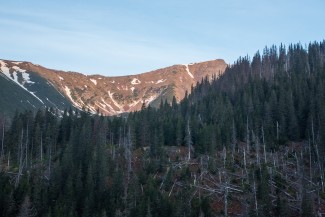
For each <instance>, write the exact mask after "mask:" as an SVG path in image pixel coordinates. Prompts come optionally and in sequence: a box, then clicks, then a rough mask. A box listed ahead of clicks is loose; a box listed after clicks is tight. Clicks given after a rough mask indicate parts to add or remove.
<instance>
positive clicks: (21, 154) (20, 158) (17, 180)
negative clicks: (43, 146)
mask: <svg viewBox="0 0 325 217" xmlns="http://www.w3.org/2000/svg"><path fill="white" fill-rule="evenodd" d="M23 137H24V129H22V131H21V139H20V145H19V152H18V158H19V166H18V174H17V179H16V183H15V187H17V186H18V185H19V181H20V176H21V174H22V170H23V150H22V149H23Z"/></svg>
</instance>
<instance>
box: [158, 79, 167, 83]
mask: <svg viewBox="0 0 325 217" xmlns="http://www.w3.org/2000/svg"><path fill="white" fill-rule="evenodd" d="M165 81H166V79H160V80H158V81H157V82H156V84H159V83H163V82H165Z"/></svg>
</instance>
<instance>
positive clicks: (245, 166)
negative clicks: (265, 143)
mask: <svg viewBox="0 0 325 217" xmlns="http://www.w3.org/2000/svg"><path fill="white" fill-rule="evenodd" d="M244 168H245V172H246V175H247V164H246V149H245V148H244Z"/></svg>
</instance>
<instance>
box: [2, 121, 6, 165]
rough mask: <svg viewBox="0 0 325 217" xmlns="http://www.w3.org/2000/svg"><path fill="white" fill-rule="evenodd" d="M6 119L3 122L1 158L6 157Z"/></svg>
mask: <svg viewBox="0 0 325 217" xmlns="http://www.w3.org/2000/svg"><path fill="white" fill-rule="evenodd" d="M4 140H5V121H3V124H2V140H1V159H2V158H3V157H4Z"/></svg>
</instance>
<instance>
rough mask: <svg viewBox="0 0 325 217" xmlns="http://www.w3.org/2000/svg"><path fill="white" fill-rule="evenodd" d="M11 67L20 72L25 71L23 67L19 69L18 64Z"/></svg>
mask: <svg viewBox="0 0 325 217" xmlns="http://www.w3.org/2000/svg"><path fill="white" fill-rule="evenodd" d="M12 68H13V69H14V70H16V71H18V72H21V73H24V72H26V70H25V69H21V68H19V67H18V66H13V67H12Z"/></svg>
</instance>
